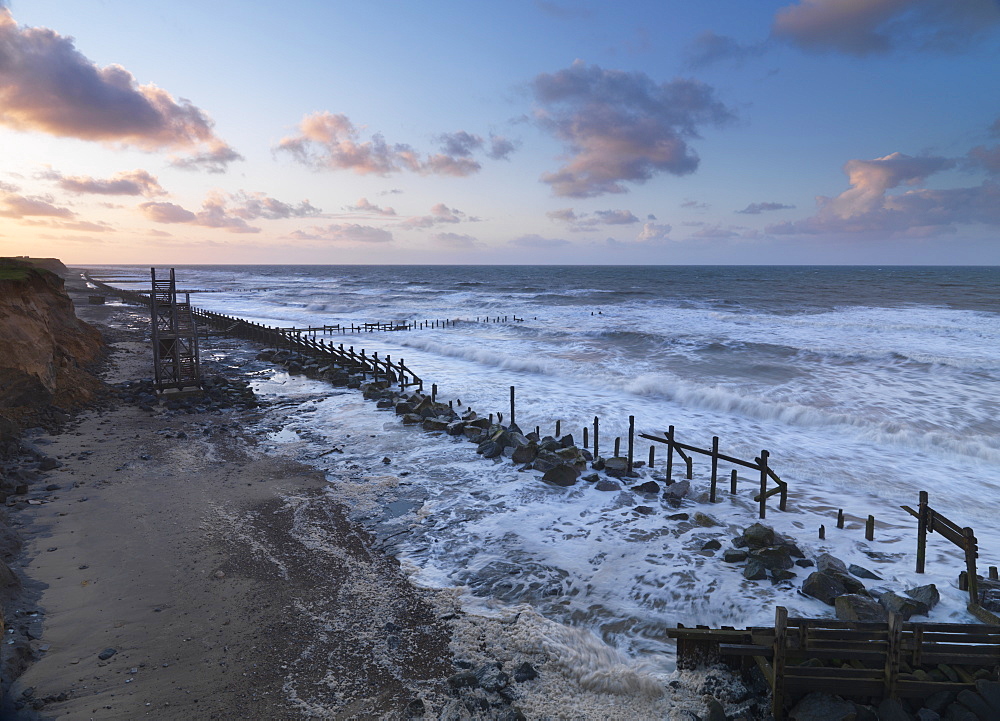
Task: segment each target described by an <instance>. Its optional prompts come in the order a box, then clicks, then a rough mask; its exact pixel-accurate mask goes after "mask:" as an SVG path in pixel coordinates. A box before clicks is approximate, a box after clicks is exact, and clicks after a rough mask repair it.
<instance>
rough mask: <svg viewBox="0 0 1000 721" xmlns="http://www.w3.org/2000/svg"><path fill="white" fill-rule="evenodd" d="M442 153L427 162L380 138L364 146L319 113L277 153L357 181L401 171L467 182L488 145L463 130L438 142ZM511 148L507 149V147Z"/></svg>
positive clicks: (351, 130)
mask: <svg viewBox="0 0 1000 721" xmlns="http://www.w3.org/2000/svg"><path fill="white" fill-rule="evenodd" d="M438 140H439V141H440V142H441V144H442V152H440V153H436V154H433V155H429V156H428V157H426V158H424V157H423V156H421V154H420V153H418V152H417V151H416V150H414V149H413V148H412V147H411V146H409V145H407V144H404V143H393V144H390V143H387V142H386V140H385V138H384V137H383V136H382V135H381V133H374V134H373V135H372V136H371V138H370V139H368V140H363V139H362V137H361V128H358V127H357V126H355V125H354V123H353V122H351V120H350V118H348V117H347V116H346V115H343V114H340V113H330V112H325V111H324V112H316V113H312V114H311V115H307V116H305V117H304V118H303V119H302V122H300V123H299V132H298V134H296V135H292V136H288V137H286V138H282V139H281V141H280V142H279V143H278V146H277V149H278V150H280V151H283V152H287V153H289V154H290V155H291V156H292V157H293V158H295V159H296V160H297V161H299V162H300V163H303V164H305V165H308V166H310V167H313V168H322V169H327V170H350V171H353V172H355V173H357V174H358V175H383V176H385V175H391V174H393V173H399V172H402V171H407V170H408V171H410V172H413V173H420V174H421V175H451V176H455V177H465V176H468V175H472V174H473V173H476V172H478V171H479V170H480V169H481V168H482V165H481V164H480V163H479V162H478V161H477V160H475V159H474V158H473V157H472V154H473V153H474V152H478V151H481V150H483V148H484V144H485V141H484V140H483V139H482V138H481V137H479V136H478V135H473V134H471V133H467V132H465V131H464V130H460V131H458V132H455V133H447V134H445V135H441V136H439V137H438ZM508 146H509V147H508ZM512 150H513V145H512V144H510V143H509V141H505V140H504V139H503V138H500V139H498V140H497V141H495V142H494V143H493V145H492V147H491V150H490V155H491V156H493V155H494V154H499V155H497V156H496V157H506V155H507V154H509V153H510V152H511V151H512Z"/></svg>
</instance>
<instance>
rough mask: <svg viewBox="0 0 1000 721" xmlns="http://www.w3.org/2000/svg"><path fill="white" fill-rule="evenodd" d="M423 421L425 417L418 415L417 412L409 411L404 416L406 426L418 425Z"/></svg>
mask: <svg viewBox="0 0 1000 721" xmlns="http://www.w3.org/2000/svg"><path fill="white" fill-rule="evenodd" d="M423 422H424V419H423V417H422V416H418V415H417V414H416V413H407V414H406V415H404V416H403V425H404V426H413V425H416V424H417V423H423Z"/></svg>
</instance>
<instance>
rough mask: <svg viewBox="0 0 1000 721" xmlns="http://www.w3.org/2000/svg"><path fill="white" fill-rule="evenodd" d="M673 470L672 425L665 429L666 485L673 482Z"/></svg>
mask: <svg viewBox="0 0 1000 721" xmlns="http://www.w3.org/2000/svg"><path fill="white" fill-rule="evenodd" d="M673 472H674V427H673V426H670V427H669V428H668V429H667V485H668V486H669V485H670V484H671V483H673V480H672V479H673Z"/></svg>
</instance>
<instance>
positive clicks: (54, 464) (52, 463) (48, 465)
mask: <svg viewBox="0 0 1000 721" xmlns="http://www.w3.org/2000/svg"><path fill="white" fill-rule="evenodd" d="M61 465H62V464H61V463H60V462H59V461H57V460H56V459H55V458H52V457H51V456H46V457H45V458H43V459H42V460H41V461H40V462H39V463H38V470H40V471H51V470H54V469H56V468H58V467H59V466H61Z"/></svg>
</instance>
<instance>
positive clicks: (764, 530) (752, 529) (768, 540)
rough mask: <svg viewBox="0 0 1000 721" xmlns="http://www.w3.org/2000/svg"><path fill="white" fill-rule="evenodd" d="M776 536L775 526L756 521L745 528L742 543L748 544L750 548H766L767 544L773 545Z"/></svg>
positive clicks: (743, 544)
mask: <svg viewBox="0 0 1000 721" xmlns="http://www.w3.org/2000/svg"><path fill="white" fill-rule="evenodd" d="M774 537H775V536H774V529H773V528H771V527H770V526H765V525H764V524H763V523H755V524H753V525H752V526H749V527H748V528H746V529H744V531H743V543H742V544H740V545H741V546H748V547H749V548H764V547H766V546H773V545H774Z"/></svg>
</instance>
